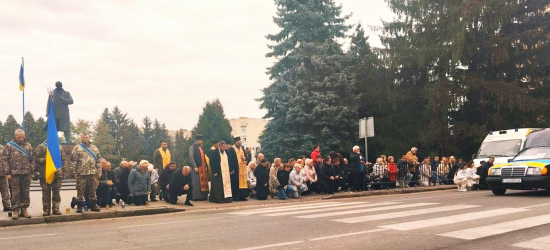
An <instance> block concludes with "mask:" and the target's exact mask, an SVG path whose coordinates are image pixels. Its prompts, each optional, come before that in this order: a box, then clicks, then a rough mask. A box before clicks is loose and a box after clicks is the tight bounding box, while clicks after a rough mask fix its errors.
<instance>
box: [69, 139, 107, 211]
mask: <svg viewBox="0 0 550 250" xmlns="http://www.w3.org/2000/svg"><path fill="white" fill-rule="evenodd" d="M80 139H81V140H82V143H80V144H79V145H76V146H75V147H74V148H73V152H72V154H71V162H72V165H73V168H74V170H75V174H76V190H77V197H76V206H77V209H76V212H77V213H82V202H84V191H85V189H86V187H87V188H88V195H89V196H88V197H89V198H90V207H91V210H92V211H94V212H99V207H98V206H97V195H96V190H97V186H98V184H99V177H100V175H101V163H100V162H99V159H101V156H100V155H99V150H98V149H97V147H96V146H95V145H93V144H92V143H91V142H90V134H89V133H88V132H84V133H82V135H81V136H80ZM86 149H88V150H89V151H90V152H88V150H86Z"/></svg>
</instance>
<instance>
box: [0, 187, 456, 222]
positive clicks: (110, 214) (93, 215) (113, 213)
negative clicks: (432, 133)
mask: <svg viewBox="0 0 550 250" xmlns="http://www.w3.org/2000/svg"><path fill="white" fill-rule="evenodd" d="M450 189H456V187H455V185H447V186H445V185H444V186H430V187H416V188H405V189H401V188H397V189H390V190H375V191H364V192H339V193H336V194H335V195H309V196H304V197H302V198H300V199H292V198H289V199H286V200H279V199H278V198H276V197H275V198H273V199H268V200H265V201H260V200H257V199H253V198H249V199H248V201H246V202H232V203H228V204H217V203H211V202H208V201H196V202H192V203H193V204H194V206H193V207H189V206H184V205H183V203H184V202H185V196H181V197H180V198H179V199H178V203H177V204H176V205H171V204H168V203H166V202H165V201H158V202H149V203H148V204H147V205H145V206H133V205H126V207H125V208H124V209H123V208H122V207H121V204H115V206H114V207H110V208H109V209H105V208H101V212H91V211H88V212H84V213H82V214H77V213H76V208H74V209H72V208H71V207H70V204H71V199H72V197H73V196H76V190H62V191H61V206H60V211H61V213H62V215H51V216H46V217H43V216H42V192H30V198H31V204H30V207H29V209H28V212H29V214H30V215H31V216H32V218H30V219H27V218H21V217H20V218H19V219H17V220H12V219H11V218H10V217H8V213H7V212H0V227H8V226H18V225H30V224H41V223H55V222H69V221H80V220H94V219H107V218H116V217H129V216H141V215H153V214H163V213H175V212H183V211H188V212H199V211H205V210H217V209H237V208H244V207H254V206H260V205H261V206H270V205H276V204H284V203H299V202H308V201H316V200H331V199H344V198H355V197H367V196H374V195H396V194H408V193H417V192H429V191H443V190H450ZM67 209H68V211H69V213H67V212H66V211H67Z"/></svg>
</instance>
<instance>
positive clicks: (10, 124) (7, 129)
mask: <svg viewBox="0 0 550 250" xmlns="http://www.w3.org/2000/svg"><path fill="white" fill-rule="evenodd" d="M20 128H21V125H19V123H17V120H15V117H13V115H8V118H7V119H6V122H5V123H4V124H3V125H2V131H0V140H2V144H6V143H7V142H9V141H11V140H12V139H13V135H14V133H15V130H17V129H20Z"/></svg>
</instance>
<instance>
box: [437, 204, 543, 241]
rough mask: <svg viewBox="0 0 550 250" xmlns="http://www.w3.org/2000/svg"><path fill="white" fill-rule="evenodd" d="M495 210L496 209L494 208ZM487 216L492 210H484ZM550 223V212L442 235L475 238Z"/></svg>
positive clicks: (466, 238)
mask: <svg viewBox="0 0 550 250" xmlns="http://www.w3.org/2000/svg"><path fill="white" fill-rule="evenodd" d="M493 211H494V210H493ZM483 213H484V215H485V218H486V217H487V216H489V215H491V214H492V212H491V211H484V212H483ZM549 223H550V214H547V215H541V216H535V217H529V218H525V219H519V220H514V221H508V222H502V223H497V224H492V225H487V226H482V227H475V228H469V229H464V230H459V231H454V232H449V233H444V234H439V235H440V236H446V237H452V238H457V239H465V240H475V239H479V238H484V237H488V236H493V235H498V234H503V233H508V232H513V231H517V230H522V229H526V228H531V227H536V226H540V225H545V224H549Z"/></svg>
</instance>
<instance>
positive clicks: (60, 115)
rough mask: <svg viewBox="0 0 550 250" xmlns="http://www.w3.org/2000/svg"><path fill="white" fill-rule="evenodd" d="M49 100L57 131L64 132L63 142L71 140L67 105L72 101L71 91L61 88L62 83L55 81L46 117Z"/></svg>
mask: <svg viewBox="0 0 550 250" xmlns="http://www.w3.org/2000/svg"><path fill="white" fill-rule="evenodd" d="M50 100H52V102H53V111H54V114H55V125H56V127H57V131H63V132H64V133H65V142H71V117H70V115H69V105H71V104H73V103H74V102H73V98H72V97H71V93H69V92H67V91H65V90H64V89H63V84H62V83H61V82H59V81H58V82H56V83H55V89H54V90H53V91H52V92H50V97H49V99H48V107H47V109H46V117H47V116H48V110H50ZM46 130H47V128H45V129H44V131H46Z"/></svg>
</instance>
